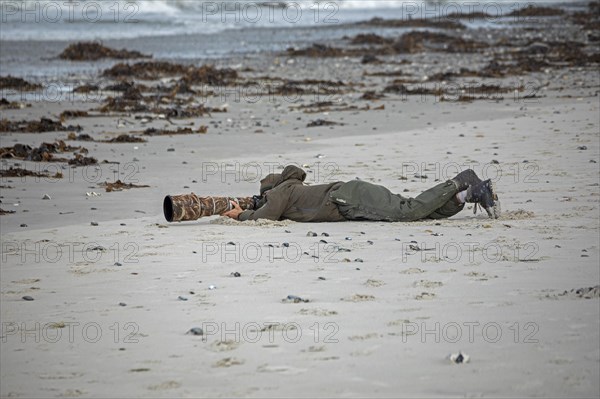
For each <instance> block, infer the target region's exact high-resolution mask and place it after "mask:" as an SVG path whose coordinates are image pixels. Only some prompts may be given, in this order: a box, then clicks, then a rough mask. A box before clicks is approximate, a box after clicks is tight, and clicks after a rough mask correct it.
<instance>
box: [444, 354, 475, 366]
mask: <svg viewBox="0 0 600 399" xmlns="http://www.w3.org/2000/svg"><path fill="white" fill-rule="evenodd" d="M448 359H450V361H451V362H452V363H454V364H462V363H469V359H470V357H469V355H467V354H466V353H462V352H458V353H453V354H451V355H449V356H448Z"/></svg>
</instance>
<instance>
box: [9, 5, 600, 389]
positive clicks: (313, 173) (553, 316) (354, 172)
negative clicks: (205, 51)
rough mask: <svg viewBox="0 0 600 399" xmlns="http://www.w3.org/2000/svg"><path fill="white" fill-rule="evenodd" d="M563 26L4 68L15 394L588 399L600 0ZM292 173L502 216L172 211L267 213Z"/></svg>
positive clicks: (552, 16) (596, 300)
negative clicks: (189, 197)
mask: <svg viewBox="0 0 600 399" xmlns="http://www.w3.org/2000/svg"><path fill="white" fill-rule="evenodd" d="M553 7H554V8H551V10H558V11H555V12H549V11H547V10H548V9H543V10H542V12H539V10H538V13H537V14H534V13H533V11H531V10H529V12H531V15H529V16H528V17H527V18H529V17H531V16H532V15H533V16H535V18H536V19H535V20H532V19H520V20H518V21H516V22H515V20H509V19H507V20H506V21H504V22H503V23H502V26H501V27H498V26H494V27H476V28H474V27H470V26H469V27H466V28H464V27H460V26H459V27H456V26H454V25H451V26H445V25H440V23H441V22H443V21H440V20H437V22H435V24H432V23H431V22H430V21H429V22H426V23H425V22H422V24H424V25H425V26H424V27H414V26H405V25H406V24H407V23H408V24H409V25H410V24H413V25H415V24H416V23H415V22H414V21H413V20H407V19H405V20H402V21H400V20H391V19H390V20H388V21H396V22H394V23H392V22H388V23H382V22H381V21H380V20H369V21H370V22H365V23H363V24H360V23H359V24H356V23H354V22H353V23H352V24H348V25H349V26H348V27H347V28H344V27H343V26H338V27H337V28H336V29H337V31H339V32H342V34H343V33H344V32H346V35H347V36H339V37H337V38H336V37H335V35H336V34H337V33H332V34H331V35H332V36H331V38H330V39H328V40H323V41H319V42H318V43H314V44H313V43H309V42H310V40H308V42H307V43H306V44H298V45H295V46H293V47H291V48H285V49H282V50H279V49H278V50H277V51H262V50H261V51H258V52H256V53H253V54H230V55H229V56H228V57H217V58H214V59H210V60H204V61H203V60H201V59H197V60H194V59H187V60H181V59H179V58H158V57H156V56H154V57H153V58H151V59H144V58H139V57H137V58H133V59H112V58H109V59H104V58H103V59H101V60H99V61H70V60H62V61H58V60H56V59H54V60H52V61H48V62H50V63H54V64H52V65H58V66H57V70H59V69H58V68H59V67H60V68H67V69H66V70H68V71H70V72H68V73H67V72H64V73H57V76H55V77H52V78H49V77H48V76H43V77H42V74H41V73H40V74H35V73H28V72H25V73H23V74H21V75H17V74H16V73H14V72H13V73H12V74H11V76H12V77H14V78H21V79H24V82H27V83H28V84H31V85H34V87H28V88H25V86H24V83H23V82H21V81H18V82H16V83H15V82H14V81H9V79H8V78H7V76H8V74H7V73H5V72H4V71H3V72H2V74H1V75H2V78H3V79H2V80H1V81H0V82H1V83H2V85H3V86H2V87H0V92H1V93H2V96H1V97H2V98H3V99H4V101H3V102H2V105H1V107H2V109H1V110H0V112H1V115H2V116H1V117H0V120H1V121H0V126H1V129H0V130H2V131H1V132H0V140H1V145H0V147H1V148H2V150H1V151H0V154H1V155H2V160H1V162H2V163H1V168H0V169H1V171H2V177H1V192H2V194H1V196H0V197H1V198H0V199H1V203H0V208H1V209H2V215H1V216H0V228H1V253H0V255H1V268H0V299H1V303H0V315H1V322H2V334H1V337H0V338H1V351H0V369H1V376H0V377H1V384H0V396H1V397H3V398H4V397H24V398H25V397H26V398H31V397H411V398H412V397H444V398H446V397H490V398H491V397H503V398H505V397H561V398H562V397H565V398H566V397H568V398H591V397H598V396H599V395H600V380H599V378H598V375H599V373H600V344H599V342H600V336H599V335H600V333H599V331H600V330H599V328H600V297H599V295H600V290H599V283H600V269H599V267H598V265H599V242H600V185H599V177H600V170H599V167H598V161H599V160H600V159H599V158H600V122H599V117H600V103H599V100H598V99H599V97H598V96H599V93H600V76H599V75H598V63H599V58H598V55H599V45H600V42H599V41H598V39H599V37H598V30H597V27H598V18H597V16H596V17H594V10H597V9H598V3H597V2H596V3H592V4H591V5H590V6H589V8H588V5H587V3H580V9H578V10H579V11H578V10H575V11H573V10H571V9H566V11H565V10H564V9H563V8H561V6H560V5H558V6H553ZM577 12H580V13H582V14H580V15H577V14H576V13H577ZM586 15H587V16H586ZM521 17H522V18H525V16H524V14H523V15H520V18H521ZM465 18H466V17H465ZM477 18H481V17H477ZM474 20H475V21H477V19H476V17H474V16H472V19H471V20H470V21H471V22H472V23H473V21H474ZM383 21H386V20H385V19H384V20H383ZM407 21H412V22H407ZM453 21H454V20H453ZM446 22H447V21H446ZM459 22H460V19H459ZM420 23H421V22H420ZM465 23H466V22H465ZM386 24H387V25H386ZM475 26H479V25H477V24H475ZM298 29H305V28H298ZM322 29H327V28H322ZM283 30H285V28H272V31H267V30H262V31H261V32H262V33H260V35H263V36H265V37H266V36H270V35H271V36H273V37H275V36H276V35H277V34H278V32H279V31H282V32H283ZM337 31H336V32H337ZM407 32H408V33H407ZM410 32H413V33H412V34H411V33H410ZM415 32H416V33H415ZM423 32H430V33H423ZM431 32H435V33H431ZM229 34H231V35H234V34H239V33H229ZM282 34H283V35H290V36H293V34H291V33H290V32H287V33H285V32H284V33H282ZM367 34H371V35H372V36H366V35H367ZM257 35H258V33H257ZM315 35H318V34H317V33H315ZM319 35H325V34H324V33H319ZM160 40H164V41H165V42H164V43H163V45H164V46H162V47H161V45H159V44H158V43H160ZM190 40H191V39H190ZM274 40H275V39H274ZM175 41H176V40H175V39H173V37H170V38H163V39H156V40H154V39H152V38H136V39H118V40H117V39H115V40H113V41H110V40H108V41H106V42H104V43H103V45H106V46H107V48H113V49H127V50H130V51H134V50H135V51H139V52H141V54H144V55H153V54H154V53H155V52H156V51H154V49H156V48H158V47H161V48H168V47H169V45H168V43H171V42H175ZM75 42H76V40H72V41H64V42H63V41H52V42H48V46H45V45H44V44H43V42H41V41H38V42H36V41H21V42H19V41H11V40H3V42H2V49H1V50H0V55H1V57H2V62H3V63H5V67H11V66H13V67H14V65H16V63H17V62H16V61H15V59H12V58H11V57H13V56H12V55H11V54H14V53H13V52H12V50H14V49H19V48H20V49H23V51H24V53H26V55H18V56H17V55H15V56H14V57H26V58H32V59H33V58H36V57H38V56H36V55H35V54H37V53H36V51H37V50H36V49H38V48H42V47H43V48H46V49H51V50H45V51H46V52H47V53H53V54H54V55H53V56H54V57H58V55H59V54H60V53H61V52H62V51H63V50H64V49H65V48H67V47H68V46H69V45H70V44H73V43H75ZM165 43H167V44H165ZM283 47H284V46H282V48H283ZM157 51H158V50H157ZM47 55H48V54H47ZM192 58H193V57H192ZM36 62H41V61H39V60H38V61H36ZM121 63H123V64H128V65H129V67H128V66H127V65H125V66H124V65H123V64H121ZM141 63H146V64H141ZM158 63H168V64H161V65H158ZM132 66H133V67H132ZM203 66H207V67H206V68H204V67H203ZM11 68H12V67H11ZM68 68H72V69H68ZM30 69H31V68H30ZM30 69H27V68H25V69H24V71H29V70H30ZM13 71H14V70H13ZM46 72H47V71H46ZM46 72H44V73H46ZM35 85H38V86H35ZM53 85H54V86H53ZM115 85H116V86H115ZM119 85H120V87H119ZM86 86H87V87H88V89H87V90H84V89H81V88H82V87H84V88H85V87H86ZM91 86H97V88H96V89H93V88H92V89H90V87H91ZM111 86H112V87H111ZM56 87H59V88H60V89H59V90H58V91H57V92H54V91H52V90H54V89H56ZM53 88H54V89H53ZM67 88H68V89H67ZM49 93H55V94H56V96H55V97H52V98H51V94H49ZM76 111H78V112H79V113H78V112H76ZM43 118H48V119H49V121H48V120H45V119H43ZM33 122H35V123H33ZM48 125H50V127H49V128H48ZM186 129H187V130H186ZM42 143H48V144H47V145H46V147H44V148H45V149H44V148H41V147H40V146H42ZM50 144H52V145H50ZM42 147H43V146H42ZM36 151H37V152H36ZM22 154H25V155H22ZM40 154H41V155H40ZM36 156H41V157H42V162H38V161H35V159H36V158H35V157H36ZM44 157H45V158H44ZM92 158H93V159H92ZM288 164H294V165H297V166H300V167H301V168H303V169H304V170H305V171H306V172H307V175H308V177H307V180H306V182H307V183H308V184H321V183H330V182H335V181H350V180H353V179H357V178H359V179H362V180H366V181H369V182H372V183H376V184H381V185H384V186H386V187H388V188H389V189H390V190H392V191H394V192H396V193H400V194H402V195H406V196H416V195H418V194H419V193H420V192H422V191H424V190H426V189H428V188H430V187H431V186H433V185H434V184H436V183H438V182H443V181H445V180H448V179H450V178H452V177H453V176H454V175H455V174H456V173H458V172H460V171H461V170H465V169H468V168H472V169H473V170H474V171H475V172H476V173H477V174H478V175H480V176H481V177H485V178H490V179H492V180H493V181H494V183H495V185H496V187H497V189H498V194H499V198H500V203H501V208H502V215H501V217H500V218H499V219H489V218H488V217H487V215H486V214H485V212H483V213H481V212H477V213H476V214H474V213H473V207H472V205H468V206H467V207H466V208H465V210H463V211H462V212H461V213H459V214H458V215H456V216H454V217H452V218H450V219H444V220H424V221H418V222H412V223H384V222H341V223H296V222H292V221H287V220H282V221H268V220H259V221H255V222H252V221H251V222H238V221H234V220H232V219H229V218H225V217H219V216H214V217H209V218H203V219H200V220H197V221H192V222H182V223H168V222H167V221H165V218H164V216H163V209H162V204H163V198H164V197H165V196H166V195H169V194H188V193H191V192H194V193H196V194H198V195H201V196H205V195H215V196H251V195H253V194H257V193H258V188H259V181H260V180H261V179H262V178H264V177H265V176H266V175H267V174H268V173H273V172H280V171H281V170H282V169H283V167H284V166H286V165H288ZM24 174H27V175H28V176H24ZM119 183H122V184H121V185H119ZM115 185H116V186H115ZM123 185H124V186H125V187H123ZM127 185H132V186H130V187H128V186H127ZM111 188H112V189H111ZM311 232H312V233H316V235H315V234H310V233H311ZM457 356H460V357H459V360H456V358H457Z"/></svg>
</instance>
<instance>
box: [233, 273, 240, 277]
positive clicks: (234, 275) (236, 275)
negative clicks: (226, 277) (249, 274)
mask: <svg viewBox="0 0 600 399" xmlns="http://www.w3.org/2000/svg"><path fill="white" fill-rule="evenodd" d="M231 276H233V277H242V275H241V274H240V273H239V272H233V273H231Z"/></svg>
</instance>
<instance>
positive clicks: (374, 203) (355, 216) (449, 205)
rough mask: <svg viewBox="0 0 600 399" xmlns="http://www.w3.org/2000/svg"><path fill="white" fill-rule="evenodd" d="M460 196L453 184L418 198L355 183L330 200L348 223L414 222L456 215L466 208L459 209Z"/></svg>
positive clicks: (333, 193) (368, 184) (337, 192)
mask: <svg viewBox="0 0 600 399" xmlns="http://www.w3.org/2000/svg"><path fill="white" fill-rule="evenodd" d="M457 193H458V189H457V187H456V185H455V184H454V182H452V181H450V180H448V181H446V182H444V183H440V184H438V185H436V186H434V187H432V188H430V189H429V190H427V191H424V192H423V193H421V194H420V195H418V196H417V197H416V198H408V197H403V196H401V195H400V194H394V193H392V192H391V191H390V190H388V189H387V188H385V187H383V186H380V185H377V184H372V183H369V182H365V181H362V180H353V181H350V182H347V183H344V184H343V185H342V186H341V187H340V188H339V189H337V190H336V191H333V192H332V193H331V200H332V201H333V202H334V203H335V204H337V206H338V209H339V210H340V213H341V214H342V215H343V216H344V217H345V218H346V219H348V220H379V221H388V222H413V221H416V220H422V219H443V218H449V217H450V216H453V215H456V214H457V213H458V212H460V211H461V210H462V209H463V208H464V204H460V205H459V204H457V203H456V201H455V199H454V197H455V196H456V194H457Z"/></svg>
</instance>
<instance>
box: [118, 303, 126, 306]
mask: <svg viewBox="0 0 600 399" xmlns="http://www.w3.org/2000/svg"><path fill="white" fill-rule="evenodd" d="M119 306H127V304H126V303H125V302H119Z"/></svg>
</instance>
